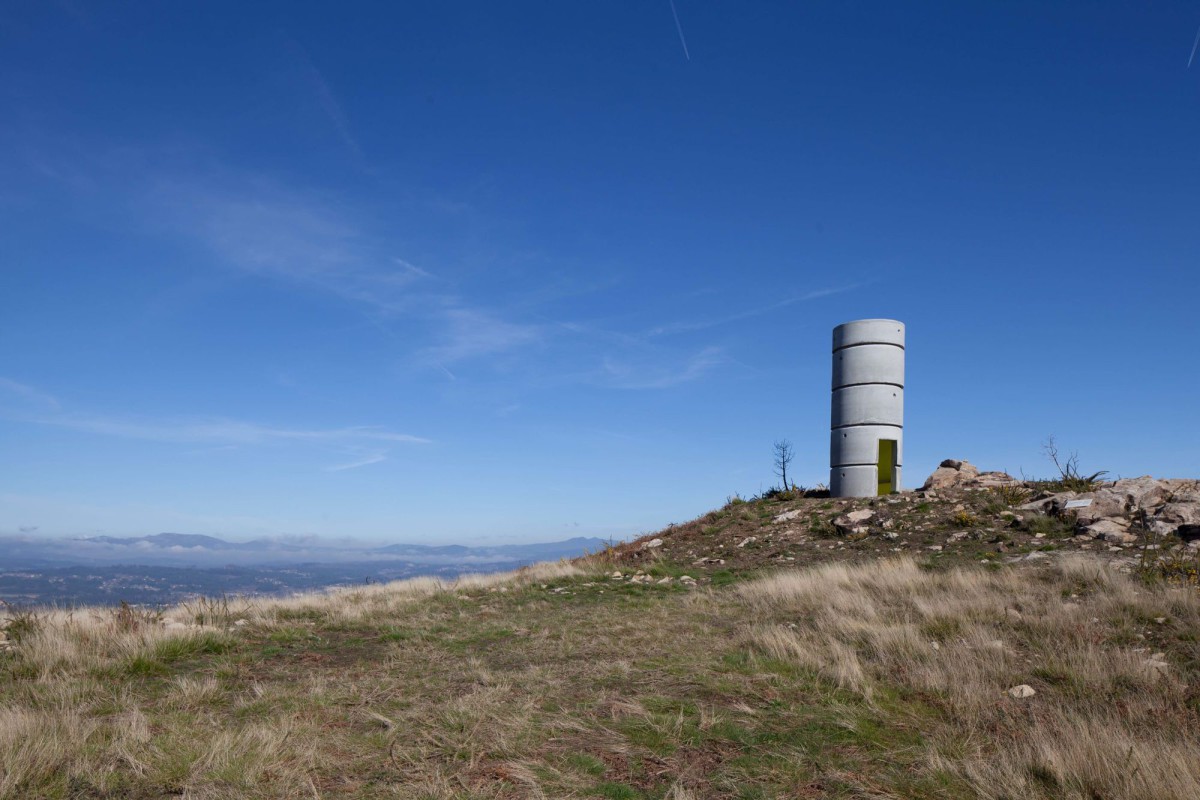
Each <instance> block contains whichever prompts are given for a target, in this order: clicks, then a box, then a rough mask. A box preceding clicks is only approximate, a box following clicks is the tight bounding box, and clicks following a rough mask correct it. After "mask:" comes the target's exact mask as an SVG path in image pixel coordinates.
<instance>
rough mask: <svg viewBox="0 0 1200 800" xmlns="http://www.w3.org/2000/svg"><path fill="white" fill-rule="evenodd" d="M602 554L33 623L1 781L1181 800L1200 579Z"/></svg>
mask: <svg viewBox="0 0 1200 800" xmlns="http://www.w3.org/2000/svg"><path fill="white" fill-rule="evenodd" d="M655 569H657V570H659V573H656V574H655V581H657V580H659V579H660V576H668V577H669V576H670V575H671V574H672V572H671V569H672V568H671V567H670V565H668V564H658V565H657V566H656V567H655ZM606 572H607V569H606V566H605V564H604V562H603V560H600V559H597V560H595V561H593V562H591V563H584V564H552V565H539V566H538V567H535V568H530V569H527V570H522V571H520V572H518V573H515V574H509V575H499V576H497V575H490V576H470V577H466V578H463V579H460V580H458V581H448V582H441V581H437V580H433V579H418V580H413V581H404V582H398V583H394V584H386V585H376V586H368V587H360V588H355V589H343V590H337V591H333V592H328V593H322V594H315V595H306V596H300V597H294V598H287V599H282V600H264V599H259V600H228V601H214V602H209V601H204V602H195V603H189V604H185V605H183V606H180V607H178V608H173V609H169V610H167V611H165V612H164V613H163V614H162V619H161V620H158V619H156V618H153V617H152V616H150V615H141V616H139V615H138V614H136V613H133V612H130V611H129V610H125V611H121V610H84V611H76V612H65V611H54V612H49V613H45V614H42V615H40V616H39V617H38V618H37V619H36V620H33V621H30V620H24V621H22V623H21V624H20V625H18V626H17V627H16V628H14V629H13V630H12V631H10V633H14V635H13V636H12V639H13V640H14V647H13V649H12V650H11V651H10V652H7V653H0V800H9V799H10V798H13V799H15V798H31V797H32V798H37V797H46V798H64V799H65V798H113V799H114V800H115V799H116V798H158V797H165V796H182V797H187V798H189V799H190V800H210V799H212V800H215V799H216V798H245V797H252V798H259V797H261V798H295V797H301V798H332V797H347V798H348V797H356V798H357V797H365V798H504V799H506V800H507V799H508V798H528V797H546V798H560V797H579V798H584V797H609V798H655V800H667V799H673V800H695V799H697V798H755V797H757V798H766V797H825V796H841V797H912V798H926V797H941V798H957V797H964V796H979V797H987V798H996V800H1000V798H1012V799H1013V800H1016V799H1017V798H1080V800H1084V799H1086V800H1092V798H1094V797H1103V798H1106V800H1115V799H1116V798H1151V797H1153V798H1191V797H1197V796H1200V708H1198V706H1200V703H1198V702H1197V693H1196V690H1195V688H1194V687H1195V684H1196V679H1197V674H1198V673H1200V666H1198V665H1197V663H1196V657H1197V645H1196V632H1197V631H1200V603H1198V602H1197V595H1196V593H1195V592H1194V591H1191V592H1189V591H1186V590H1178V589H1170V588H1167V587H1161V586H1160V587H1147V586H1144V585H1141V584H1138V583H1135V582H1134V581H1132V580H1131V579H1130V578H1129V577H1127V576H1124V575H1121V574H1118V573H1115V572H1113V571H1111V570H1109V569H1107V568H1105V567H1103V566H1101V565H1100V563H1099V562H1097V561H1087V560H1068V559H1063V560H1057V561H1053V563H1052V565H1051V566H1049V567H1040V568H1039V567H1034V566H1025V567H1021V568H1004V569H999V570H987V569H982V568H970V569H961V570H950V571H942V572H931V571H927V570H924V569H922V568H920V567H919V566H918V565H916V564H915V563H913V562H912V561H906V560H898V561H878V562H873V563H869V564H864V565H861V566H854V567H851V566H836V565H830V566H824V567H819V568H814V569H797V570H792V571H788V572H783V573H779V574H776V575H774V576H771V577H767V578H760V579H757V580H753V581H746V582H743V583H739V584H735V585H734V586H733V587H728V588H725V589H716V590H696V589H688V588H686V587H685V586H683V585H681V584H680V583H679V582H678V581H674V582H668V583H666V584H659V583H657V582H655V583H650V584H640V585H634V584H630V583H628V582H624V583H623V582H614V581H611V580H610V579H609V578H608V577H607V574H606ZM675 574H678V571H677V572H676V573H675ZM556 590H557V591H556ZM1156 620H1161V621H1162V622H1157V621H1156ZM18 629H19V635H15V634H16V632H17V630H18ZM1139 637H1144V638H1139ZM935 645H936V647H935ZM1160 651H1162V652H1163V655H1161V657H1160V656H1159V652H1160ZM1151 662H1162V663H1151ZM1017 684H1029V685H1031V686H1033V687H1034V688H1035V689H1036V690H1037V694H1036V695H1035V696H1033V697H1030V698H1027V699H1024V700H1017V699H1014V698H1012V697H1010V696H1008V694H1006V690H1007V689H1008V688H1010V687H1012V686H1014V685H1017Z"/></svg>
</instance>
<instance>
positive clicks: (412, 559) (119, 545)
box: [0, 533, 606, 569]
mask: <svg viewBox="0 0 1200 800" xmlns="http://www.w3.org/2000/svg"><path fill="white" fill-rule="evenodd" d="M605 544H606V542H605V541H604V540H602V539H596V538H585V537H576V538H573V539H567V540H565V541H560V542H540V543H536V544H507V545H488V546H475V547H469V546H465V545H457V544H452V545H422V544H389V545H375V544H371V543H364V542H337V541H322V540H318V539H313V540H286V539H285V540H275V539H256V540H254V541H250V542H230V541H226V540H225V539H220V538H218V537H216V536H204V535H201V534H193V533H156V534H154V535H151V536H132V537H118V536H87V537H79V538H73V539H48V538H42V537H34V536H7V537H3V536H0V569H14V568H21V567H59V566H85V565H90V564H147V565H160V566H184V567H196V566H216V565H220V566H226V565H236V566H259V565H271V566H280V565H286V564H343V563H348V562H373V561H384V562H407V563H412V564H428V565H444V564H455V565H479V566H480V567H483V566H486V565H487V564H490V563H494V562H505V563H507V562H513V561H522V562H525V563H532V562H535V561H555V560H558V559H560V558H574V557H576V556H581V555H583V554H584V553H585V552H595V551H597V550H601V549H603V548H604V546H605Z"/></svg>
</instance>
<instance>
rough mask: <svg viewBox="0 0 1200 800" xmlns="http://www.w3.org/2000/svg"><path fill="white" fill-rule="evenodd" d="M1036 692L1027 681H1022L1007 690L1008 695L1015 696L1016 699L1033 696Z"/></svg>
mask: <svg viewBox="0 0 1200 800" xmlns="http://www.w3.org/2000/svg"><path fill="white" fill-rule="evenodd" d="M1035 694H1037V692H1036V691H1035V690H1034V688H1033V687H1032V686H1030V685H1029V684H1027V683H1022V684H1021V685H1019V686H1014V687H1012V688H1011V689H1009V690H1008V696H1009V697H1015V698H1016V699H1018V700H1024V699H1025V698H1026V697H1033V696H1034V695H1035Z"/></svg>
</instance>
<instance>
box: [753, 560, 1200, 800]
mask: <svg viewBox="0 0 1200 800" xmlns="http://www.w3.org/2000/svg"><path fill="white" fill-rule="evenodd" d="M739 595H740V596H741V598H742V599H743V600H744V601H745V602H746V603H748V604H749V605H750V606H751V607H752V608H754V609H755V610H756V611H757V612H758V613H760V614H763V615H764V616H766V617H767V618H768V619H769V620H770V623H769V624H763V625H760V626H758V627H757V628H756V629H755V630H754V632H753V633H752V634H751V640H752V641H753V643H754V644H755V645H757V646H758V647H759V648H761V649H762V650H763V651H765V652H767V653H769V654H771V655H772V656H775V657H778V658H781V659H787V660H790V661H793V662H795V663H797V664H800V665H802V666H803V667H805V668H808V669H812V670H814V671H816V672H818V673H819V674H821V675H824V676H826V677H828V678H829V679H830V680H832V681H834V682H836V683H837V684H838V685H839V686H841V687H844V688H847V689H850V690H852V691H854V692H856V693H859V694H861V695H862V696H863V697H864V698H867V699H868V700H870V699H873V697H874V696H875V695H876V693H877V692H878V691H879V690H881V689H887V690H888V691H891V690H894V689H895V688H897V687H899V688H901V689H902V690H904V691H906V692H908V693H909V694H910V695H911V696H913V697H918V698H922V699H924V700H926V701H927V702H929V703H930V704H932V705H934V706H935V707H936V708H937V709H938V710H940V711H942V712H943V713H942V714H941V715H940V720H941V722H940V724H938V725H936V726H930V728H929V731H928V732H929V733H930V734H931V739H932V747H931V760H932V763H933V764H934V765H935V766H936V767H937V768H939V769H942V770H945V771H947V772H950V773H954V774H958V775H960V776H962V777H964V778H965V779H966V780H967V781H968V782H969V783H970V785H971V786H972V787H973V788H974V789H975V790H976V792H978V794H979V796H981V797H991V798H997V799H999V798H1024V797H1045V796H1068V797H1080V798H1091V797H1105V798H1108V797H1128V798H1147V799H1149V798H1163V797H1200V729H1198V728H1197V727H1196V722H1197V721H1198V719H1197V714H1196V711H1197V708H1196V702H1195V700H1196V697H1195V688H1194V686H1190V685H1189V679H1190V680H1194V679H1195V669H1196V666H1197V665H1196V664H1195V663H1194V660H1193V661H1191V663H1173V664H1172V663H1170V662H1169V660H1162V659H1164V658H1165V654H1164V655H1163V656H1158V657H1155V654H1153V653H1151V652H1150V650H1151V648H1150V647H1149V646H1147V645H1146V644H1145V642H1144V640H1140V639H1138V638H1136V634H1135V635H1134V636H1133V637H1131V638H1129V639H1128V641H1125V640H1124V639H1123V636H1122V633H1123V632H1124V631H1127V630H1129V629H1130V623H1131V622H1132V623H1136V622H1138V621H1141V622H1153V621H1154V620H1156V619H1157V620H1163V621H1164V622H1165V621H1166V620H1168V619H1171V620H1173V621H1174V623H1175V624H1176V625H1178V626H1181V627H1182V628H1183V629H1184V630H1185V631H1186V630H1190V631H1192V632H1196V631H1200V603H1198V602H1197V595H1196V593H1195V592H1194V591H1190V590H1186V589H1162V588H1160V589H1154V590H1151V589H1147V588H1146V587H1144V586H1141V585H1139V584H1136V583H1134V582H1133V581H1132V580H1131V579H1129V578H1128V577H1127V576H1125V575H1122V574H1119V573H1117V572H1115V571H1114V570H1112V569H1110V568H1107V567H1105V566H1103V565H1102V564H1101V563H1099V562H1097V561H1095V560H1086V559H1083V558H1080V557H1076V558H1071V559H1064V560H1061V561H1059V562H1057V563H1056V565H1055V567H1054V568H1052V569H1049V570H1047V571H1045V572H1041V573H1031V572H1030V571H1020V570H999V571H985V570H978V569H970V570H964V569H956V570H952V571H949V572H928V571H923V570H921V569H920V568H918V566H917V565H916V564H915V563H914V562H912V561H911V560H898V561H888V562H878V563H873V564H865V565H858V566H845V565H830V566H826V567H821V568H819V569H815V570H812V571H807V572H796V573H787V574H780V575H777V576H775V577H772V578H768V579H765V580H760V581H756V582H754V583H751V584H747V585H745V586H743V587H741V589H740V590H739ZM1193 655H1194V653H1193ZM1022 684H1024V685H1030V686H1032V687H1034V688H1035V690H1036V691H1037V695H1035V696H1033V697H1030V698H1028V699H1023V700H1021V699H1015V698H1013V697H1010V696H1009V695H1007V694H1006V690H1007V689H1009V688H1011V687H1014V686H1018V685H1022Z"/></svg>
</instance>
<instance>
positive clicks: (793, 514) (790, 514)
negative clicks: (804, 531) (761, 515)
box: [773, 508, 804, 522]
mask: <svg viewBox="0 0 1200 800" xmlns="http://www.w3.org/2000/svg"><path fill="white" fill-rule="evenodd" d="M803 513H804V511H803V509H799V508H798V509H796V510H795V511H785V512H783V513H782V514H779V515H778V516H776V517H775V519H774V520H773V521H774V522H787V521H788V520H793V519H796V518H797V517H799V516H800V515H801V514H803Z"/></svg>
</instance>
